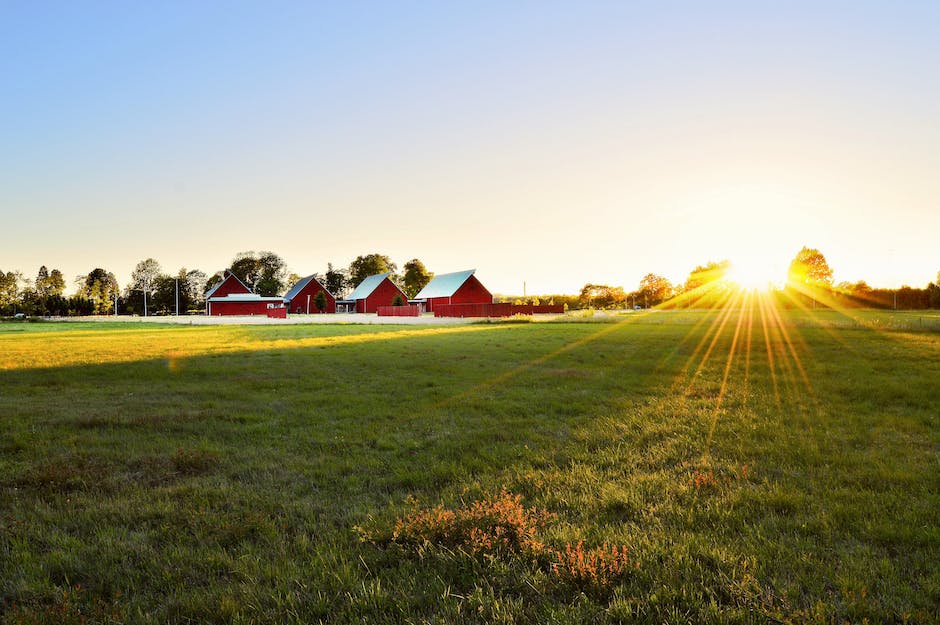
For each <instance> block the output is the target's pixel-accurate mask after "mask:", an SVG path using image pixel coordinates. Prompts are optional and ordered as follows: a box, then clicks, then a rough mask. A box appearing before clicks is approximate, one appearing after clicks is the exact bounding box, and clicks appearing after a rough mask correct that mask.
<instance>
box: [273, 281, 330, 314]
mask: <svg viewBox="0 0 940 625" xmlns="http://www.w3.org/2000/svg"><path fill="white" fill-rule="evenodd" d="M320 292H322V293H323V295H324V296H325V297H326V306H325V307H324V308H323V310H319V309H318V308H317V303H316V301H317V293H320ZM284 305H285V306H287V310H288V311H290V312H292V313H295V314H301V313H303V314H306V315H309V314H310V313H319V312H324V313H335V312H336V298H335V297H333V295H331V294H330V292H329V291H327V290H326V287H325V286H323V285H322V284H320V281H319V280H317V277H316V276H315V275H310V276H307V277H306V278H303V279H301V280H300V282H298V283H297V284H295V285H294V286H293V287H291V290H290V291H288V292H287V295H285V296H284Z"/></svg>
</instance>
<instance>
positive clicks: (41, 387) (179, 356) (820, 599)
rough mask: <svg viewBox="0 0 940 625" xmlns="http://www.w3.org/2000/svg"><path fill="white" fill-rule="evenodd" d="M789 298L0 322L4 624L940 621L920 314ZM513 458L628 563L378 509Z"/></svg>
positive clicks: (527, 480)
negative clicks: (456, 540)
mask: <svg viewBox="0 0 940 625" xmlns="http://www.w3.org/2000/svg"><path fill="white" fill-rule="evenodd" d="M783 315H784V317H783V318H782V319H781V321H782V324H779V325H778V324H772V325H771V326H770V327H768V330H767V335H766V338H765V334H764V329H763V327H762V325H761V324H760V315H759V314H758V313H757V312H755V313H754V316H753V318H752V319H751V321H752V324H751V325H748V324H747V323H746V322H747V321H748V318H747V317H746V316H745V317H744V319H743V321H744V322H745V323H743V324H742V325H741V326H740V329H739V331H738V333H737V340H735V330H736V328H738V325H737V324H738V320H739V318H738V313H736V312H735V313H732V314H731V315H730V316H729V317H728V318H727V319H724V325H722V324H721V322H722V318H721V315H720V314H718V313H710V314H705V313H695V312H691V313H689V312H676V313H661V314H652V315H645V314H633V315H628V316H626V317H622V318H620V320H621V321H622V322H621V323H598V322H595V321H596V317H597V316H595V317H594V318H591V319H585V320H584V322H583V323H528V324H478V325H469V326H458V327H444V328H441V327H427V328H423V327H413V326H409V327H397V326H395V327H390V326H382V327H370V326H321V325H313V326H284V327H278V326H261V327H186V326H184V327H171V326H166V327H159V326H152V325H128V324H114V325H107V324H101V325H99V324H3V325H0V615H2V616H0V622H2V623H21V622H25V623H34V622H46V623H69V622H74V623H79V622H132V623H191V622H199V623H201V622H209V623H292V622H293V623H311V622H314V623H315V622H318V621H322V622H329V623H357V622H390V623H391V622H394V623H418V622H432V623H473V622H478V623H494V622H497V623H542V622H555V623H581V622H599V623H604V622H611V623H615V622H631V623H632V622H639V623H663V622H668V623H739V622H740V623H750V622H768V623H779V622H783V623H803V622H809V623H843V622H846V621H848V622H863V621H864V620H865V619H868V621H869V622H872V623H880V622H912V623H924V622H934V621H937V620H940V611H938V608H937V606H940V567H938V565H937V563H938V561H940V382H938V381H940V334H937V333H936V332H931V331H926V330H923V331H922V330H920V328H919V325H918V322H913V323H910V322H909V319H908V318H905V317H903V316H900V317H894V316H892V315H891V314H889V313H884V312H879V313H871V314H869V313H863V315H869V316H867V317H865V319H867V320H870V319H871V318H873V317H875V316H877V318H879V319H888V320H890V322H888V323H883V324H881V325H879V326H876V324H872V323H865V324H861V323H857V322H853V321H849V322H845V323H843V322H842V321H841V319H843V318H842V317H840V316H839V315H837V314H836V313H832V312H831V311H825V312H820V313H818V314H815V313H811V312H800V313H783ZM921 316H924V317H926V316H927V315H921ZM934 317H935V316H934ZM873 327H882V328H895V327H900V328H905V329H903V330H889V331H888V330H883V329H872V328H873ZM928 327H929V324H928ZM749 328H750V332H749ZM732 345H733V346H734V350H732ZM768 346H769V354H768ZM730 355H733V357H729V356H730ZM729 360H730V364H729ZM696 476H699V478H700V479H699V480H698V481H696ZM503 488H506V489H508V490H509V491H510V492H512V493H515V494H519V495H522V496H523V503H524V505H526V506H527V507H530V508H537V509H539V510H545V511H548V512H550V513H552V514H553V515H554V517H553V520H552V521H551V522H550V523H549V524H548V526H547V527H546V528H545V529H544V530H543V531H542V532H543V533H542V534H541V537H540V538H541V539H542V540H544V541H545V542H546V544H548V545H551V546H552V547H554V548H557V549H562V548H564V546H565V545H566V544H568V543H577V542H578V541H584V544H585V546H600V545H602V544H603V543H605V542H606V543H611V544H618V545H626V546H627V547H628V549H629V553H630V555H631V558H632V559H633V560H634V561H635V562H636V563H637V565H638V568H635V569H634V570H632V571H631V572H629V573H628V574H627V575H626V576H623V577H622V578H619V580H618V581H617V582H616V583H612V584H608V585H604V586H603V587H596V586H594V587H586V586H579V585H577V584H572V583H562V582H560V581H559V580H558V579H557V576H554V575H553V574H552V569H551V567H550V565H549V564H546V563H545V562H543V561H539V560H538V559H532V558H525V557H522V556H521V555H519V554H513V553H508V554H497V555H491V556H487V555H479V554H476V555H474V554H472V553H469V552H468V551H466V550H462V549H460V548H455V547H454V546H453V545H438V544H434V543H429V544H424V545H419V546H417V547H415V546H414V545H411V544H408V545H405V544H399V543H398V542H396V541H394V540H392V538H391V537H392V528H393V527H394V524H395V521H396V519H398V518H400V517H402V516H404V515H407V514H408V513H409V511H411V510H413V509H414V508H415V507H417V508H419V509H424V508H431V507H434V506H436V505H438V504H443V505H445V506H447V507H449V508H459V507H460V506H461V505H463V504H464V503H469V502H473V501H478V500H481V499H485V498H487V497H490V496H493V495H495V494H497V493H499V492H500V490H501V489H503Z"/></svg>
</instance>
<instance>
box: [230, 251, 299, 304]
mask: <svg viewBox="0 0 940 625" xmlns="http://www.w3.org/2000/svg"><path fill="white" fill-rule="evenodd" d="M229 271H231V272H232V273H233V274H235V275H236V276H237V277H238V279H239V280H241V281H242V282H244V283H245V284H246V285H247V286H248V288H249V289H251V290H252V292H254V293H257V294H258V295H263V296H265V297H273V296H276V295H280V294H281V293H282V292H283V291H284V287H285V286H286V284H287V277H288V272H287V263H285V262H284V259H282V258H281V257H280V256H278V255H277V254H275V253H274V252H241V253H240V254H238V255H236V256H235V259H234V260H233V261H232V266H231V267H229Z"/></svg>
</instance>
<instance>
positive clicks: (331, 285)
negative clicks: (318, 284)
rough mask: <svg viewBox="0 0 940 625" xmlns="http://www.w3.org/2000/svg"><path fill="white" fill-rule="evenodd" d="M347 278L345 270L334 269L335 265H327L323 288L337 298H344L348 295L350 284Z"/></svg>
mask: <svg viewBox="0 0 940 625" xmlns="http://www.w3.org/2000/svg"><path fill="white" fill-rule="evenodd" d="M347 276H348V274H347V272H346V270H345V269H333V263H327V264H326V274H325V275H324V276H323V278H324V280H325V282H324V283H323V286H325V287H326V290H327V291H329V292H330V293H332V294H333V295H334V296H335V297H343V296H344V295H346V285H347V284H348V282H349V281H348V278H347Z"/></svg>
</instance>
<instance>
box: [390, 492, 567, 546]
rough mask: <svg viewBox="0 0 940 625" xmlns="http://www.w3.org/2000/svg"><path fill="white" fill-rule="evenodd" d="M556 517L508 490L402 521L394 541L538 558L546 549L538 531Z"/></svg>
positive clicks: (408, 517) (434, 509)
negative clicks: (536, 556) (452, 508)
mask: <svg viewBox="0 0 940 625" xmlns="http://www.w3.org/2000/svg"><path fill="white" fill-rule="evenodd" d="M553 516H554V515H552V514H549V513H547V512H544V511H541V510H537V509H527V508H525V507H524V506H523V505H522V496H521V495H513V494H511V493H509V492H508V491H506V490H503V491H502V492H500V494H499V495H497V496H495V497H492V498H489V499H484V500H481V501H476V502H474V503H472V504H470V505H469V506H464V507H462V508H458V509H456V510H448V509H446V508H444V507H443V506H437V507H435V508H431V509H430V510H417V511H415V512H413V513H411V514H409V515H406V516H405V517H403V518H401V519H399V520H398V521H397V523H396V524H395V531H394V533H393V534H392V539H393V540H394V541H396V542H398V543H401V544H424V543H431V544H436V545H441V546H444V547H449V548H462V549H465V550H467V551H469V552H470V553H474V554H487V555H504V554H509V553H522V554H529V555H537V554H540V553H542V552H543V551H544V549H545V546H544V545H543V544H542V543H541V542H540V541H539V540H538V539H537V534H538V531H539V530H540V529H541V528H542V527H544V526H545V525H546V524H547V523H548V522H549V521H550V520H551V519H552V518H553Z"/></svg>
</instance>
